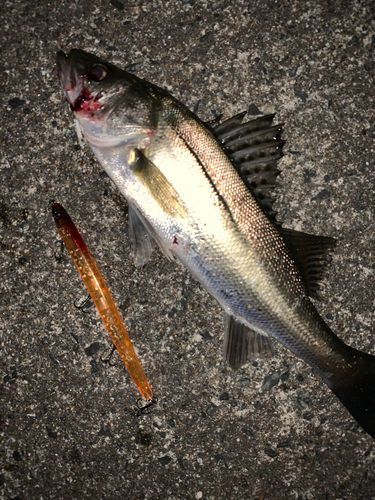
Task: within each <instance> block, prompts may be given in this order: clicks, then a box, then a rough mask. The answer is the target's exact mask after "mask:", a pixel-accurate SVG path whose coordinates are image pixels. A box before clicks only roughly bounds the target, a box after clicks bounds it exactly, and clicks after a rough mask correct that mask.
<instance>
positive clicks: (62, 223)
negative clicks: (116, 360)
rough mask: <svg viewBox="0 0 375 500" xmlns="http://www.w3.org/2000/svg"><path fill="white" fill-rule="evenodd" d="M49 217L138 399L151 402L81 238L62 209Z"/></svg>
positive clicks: (55, 207) (147, 386) (126, 337)
mask: <svg viewBox="0 0 375 500" xmlns="http://www.w3.org/2000/svg"><path fill="white" fill-rule="evenodd" d="M52 215H53V217H54V219H55V222H56V226H57V229H58V231H59V233H60V236H61V239H62V240H63V242H64V244H65V246H66V248H67V249H68V252H69V253H70V255H71V257H72V259H73V261H74V263H75V265H76V266H77V268H78V271H79V272H80V274H81V276H82V279H83V281H84V282H85V285H86V286H87V288H88V291H89V292H90V295H91V297H92V300H93V301H94V304H95V305H96V307H97V309H98V311H99V313H100V316H101V317H102V320H103V323H104V325H105V327H106V328H107V330H108V333H109V335H110V337H111V339H112V341H113V343H114V345H115V346H116V349H117V350H118V352H119V353H120V356H121V358H122V360H123V362H124V363H125V366H126V368H127V370H128V372H129V374H130V376H131V378H132V379H133V381H134V383H135V385H136V386H137V387H138V389H139V392H140V393H141V394H142V396H143V397H144V398H146V399H152V389H151V387H150V384H149V382H148V380H147V378H146V375H145V374H144V371H143V369H142V366H141V364H140V362H139V360H138V358H137V355H136V353H135V351H134V347H133V345H132V343H131V341H130V338H129V335H128V332H127V331H126V328H125V326H124V323H123V322H122V320H121V317H120V314H119V312H118V310H117V308H116V306H115V303H114V301H113V299H112V296H111V294H110V292H109V290H108V287H107V285H106V283H105V281H104V278H103V276H102V275H101V273H100V271H99V269H98V267H97V265H96V263H95V261H94V259H93V258H92V256H91V254H90V252H89V250H88V248H87V246H86V244H85V242H84V241H83V238H82V236H81V235H80V234H79V231H78V229H77V228H76V226H75V225H74V222H73V221H72V219H71V218H70V217H69V215H68V213H67V211H66V210H65V209H64V207H63V206H62V205H60V204H59V203H54V204H53V206H52Z"/></svg>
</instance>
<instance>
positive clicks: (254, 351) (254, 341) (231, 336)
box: [223, 314, 274, 370]
mask: <svg viewBox="0 0 375 500" xmlns="http://www.w3.org/2000/svg"><path fill="white" fill-rule="evenodd" d="M273 353H274V350H273V346H272V343H271V339H270V338H269V337H267V336H265V335H262V334H261V333H258V332H255V331H254V330H252V329H251V328H249V327H248V326H246V325H244V324H243V323H240V322H239V321H238V320H236V319H235V318H234V317H233V316H230V315H229V314H225V334H224V350H223V358H224V362H226V363H228V365H229V366H230V367H231V368H233V369H234V370H236V369H237V368H240V366H242V365H244V364H245V363H247V362H249V361H250V360H252V359H255V358H260V357H270V356H272V355H273Z"/></svg>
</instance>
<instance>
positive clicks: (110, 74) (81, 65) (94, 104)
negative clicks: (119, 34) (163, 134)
mask: <svg viewBox="0 0 375 500" xmlns="http://www.w3.org/2000/svg"><path fill="white" fill-rule="evenodd" d="M55 73H56V75H57V76H58V77H59V79H60V86H61V89H62V91H63V92H64V94H65V98H66V100H67V101H68V103H69V105H70V108H71V110H72V112H73V114H74V117H75V119H76V126H77V133H78V137H79V138H80V140H81V138H82V136H84V137H85V138H86V139H87V140H88V142H89V144H90V145H91V146H94V147H98V148H106V147H118V146H123V145H129V144H134V143H136V144H137V147H145V146H147V144H148V142H149V140H150V138H151V137H152V135H153V131H154V127H153V122H154V121H155V120H154V119H153V116H154V114H155V110H154V108H155V102H156V101H155V99H154V98H153V96H152V93H150V92H148V90H147V83H146V82H144V81H143V80H141V79H140V78H138V77H136V76H135V75H132V74H131V73H128V72H127V71H124V70H121V69H119V68H117V67H116V66H114V65H113V64H110V63H108V62H106V61H103V60H102V59H100V58H99V57H97V56H95V55H93V54H89V53H88V52H85V51H83V50H79V49H73V50H71V51H70V52H69V54H68V55H67V56H66V55H65V54H64V52H62V51H59V52H58V53H57V57H56V70H55Z"/></svg>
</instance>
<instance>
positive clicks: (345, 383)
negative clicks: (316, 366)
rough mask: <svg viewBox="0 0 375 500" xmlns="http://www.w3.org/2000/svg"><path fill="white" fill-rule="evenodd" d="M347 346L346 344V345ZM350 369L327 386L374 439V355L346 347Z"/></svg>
mask: <svg viewBox="0 0 375 500" xmlns="http://www.w3.org/2000/svg"><path fill="white" fill-rule="evenodd" d="M347 347H348V346H347ZM348 354H350V357H351V358H352V359H351V361H350V363H349V366H350V370H345V371H344V373H342V374H341V375H340V376H339V377H335V379H333V380H332V379H331V380H330V381H329V382H328V386H329V387H330V388H331V390H332V391H333V393H334V394H335V395H336V396H337V397H338V398H339V399H340V401H341V402H342V404H343V405H344V406H345V407H346V408H347V410H349V412H350V413H351V414H352V415H353V417H354V418H355V419H356V420H357V422H358V423H359V424H360V425H361V426H362V427H363V429H364V430H365V431H366V432H368V434H370V436H372V437H373V438H374V439H375V357H374V356H371V355H370V354H366V353H364V352H361V351H357V350H356V349H353V348H351V347H348Z"/></svg>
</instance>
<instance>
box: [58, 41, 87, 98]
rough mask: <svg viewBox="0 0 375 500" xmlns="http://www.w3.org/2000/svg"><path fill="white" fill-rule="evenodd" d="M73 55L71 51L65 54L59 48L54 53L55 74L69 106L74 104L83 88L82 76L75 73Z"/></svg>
mask: <svg viewBox="0 0 375 500" xmlns="http://www.w3.org/2000/svg"><path fill="white" fill-rule="evenodd" d="M73 57H74V52H73V51H71V52H70V53H69V55H68V56H66V55H65V54H64V52H63V51H62V50H59V52H58V53H57V54H56V68H55V75H56V76H57V77H58V78H59V80H60V87H61V90H62V91H63V92H64V94H65V97H66V100H67V101H68V103H69V104H70V105H71V106H74V104H75V102H76V100H77V99H78V97H79V96H80V94H81V92H82V90H83V76H80V75H79V74H78V73H77V70H76V69H75V65H74V60H73Z"/></svg>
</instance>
